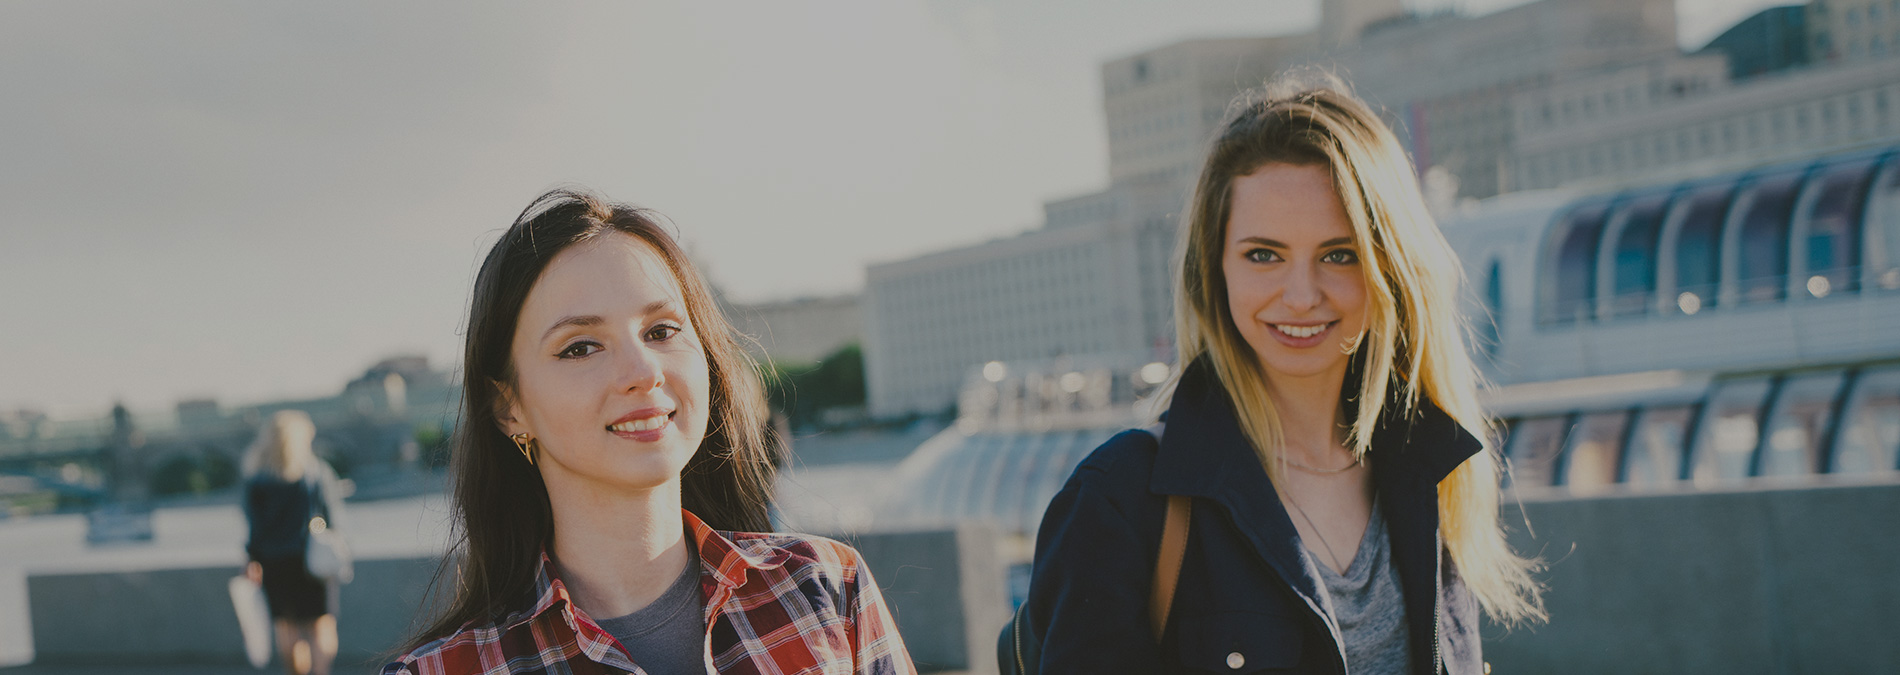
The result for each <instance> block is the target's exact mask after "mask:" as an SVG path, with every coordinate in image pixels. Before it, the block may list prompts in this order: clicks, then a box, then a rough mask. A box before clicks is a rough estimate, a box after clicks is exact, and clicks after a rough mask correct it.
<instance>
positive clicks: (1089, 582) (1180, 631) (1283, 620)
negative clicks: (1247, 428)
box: [1029, 360, 1482, 675]
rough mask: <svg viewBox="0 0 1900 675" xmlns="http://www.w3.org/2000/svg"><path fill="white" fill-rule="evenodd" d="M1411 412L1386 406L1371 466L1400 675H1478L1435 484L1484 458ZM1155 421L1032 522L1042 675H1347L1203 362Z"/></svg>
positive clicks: (1090, 466) (1450, 424)
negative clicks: (1181, 554)
mask: <svg viewBox="0 0 1900 675" xmlns="http://www.w3.org/2000/svg"><path fill="white" fill-rule="evenodd" d="M1347 381H1348V382H1353V381H1356V380H1355V379H1354V376H1349V377H1348V379H1347ZM1346 399H1347V400H1346V401H1345V403H1344V405H1346V406H1347V407H1348V409H1349V410H1351V409H1354V408H1356V407H1357V406H1356V405H1354V404H1352V402H1351V400H1350V397H1346ZM1419 407H1420V409H1419V410H1416V411H1414V412H1413V413H1412V414H1411V415H1409V416H1406V415H1401V414H1400V413H1398V412H1397V410H1398V405H1397V404H1396V402H1393V403H1388V404H1387V405H1386V407H1385V410H1386V411H1387V412H1386V415H1385V417H1384V418H1383V419H1382V420H1381V422H1380V424H1379V426H1378V428H1377V430H1376V431H1375V433H1374V434H1373V437H1372V444H1371V449H1370V451H1369V454H1368V458H1369V464H1370V465H1371V467H1372V480H1373V485H1374V489H1375V490H1377V491H1378V494H1379V505H1380V507H1381V508H1382V509H1383V511H1382V512H1383V513H1384V515H1385V519H1386V523H1387V527H1388V530H1389V536H1390V541H1391V550H1392V561H1393V565H1394V566H1395V567H1396V568H1397V570H1398V576H1399V585H1400V587H1401V590H1402V592H1403V594H1404V598H1405V614H1406V621H1407V627H1408V629H1409V631H1410V634H1411V640H1412V644H1411V651H1412V672H1413V673H1414V675H1426V674H1429V673H1434V672H1440V671H1438V670H1437V669H1436V668H1435V667H1434V663H1435V662H1437V663H1442V665H1443V666H1444V668H1445V670H1444V672H1450V673H1454V674H1457V675H1465V674H1471V675H1477V674H1478V673H1480V672H1482V660H1481V655H1480V652H1479V645H1478V626H1479V623H1478V605H1477V602H1476V601H1475V599H1474V598H1473V597H1472V596H1471V594H1470V591H1469V590H1468V589H1467V588H1466V587H1465V586H1464V584H1463V583H1462V582H1461V581H1460V580H1459V578H1458V575H1457V572H1456V570H1454V569H1453V567H1452V564H1451V559H1450V557H1449V556H1446V555H1444V554H1443V545H1442V544H1441V542H1440V540H1439V536H1438V494H1437V485H1438V481H1440V480H1442V479H1443V478H1444V477H1445V476H1446V475H1447V474H1449V473H1451V471H1452V469H1454V468H1457V466H1458V465H1459V464H1461V463H1463V462H1464V461H1465V460H1466V459H1468V458H1470V457H1471V456H1472V455H1473V454H1476V453H1477V452H1478V451H1479V450H1480V448H1481V447H1482V446H1481V444H1480V443H1479V441H1478V440H1477V439H1476V438H1475V437H1473V436H1471V435H1470V434H1469V433H1467V432H1466V431H1465V430H1464V429H1463V427H1461V426H1459V425H1458V424H1457V423H1456V422H1455V421H1453V420H1452V419H1451V417H1450V416H1448V415H1446V414H1445V413H1444V412H1443V411H1442V410H1440V409H1439V408H1438V407H1437V406H1435V405H1432V404H1430V403H1429V402H1421V404H1420V406H1419ZM1166 419H1167V429H1166V431H1165V432H1164V433H1163V434H1162V436H1163V439H1162V441H1161V442H1160V444H1159V446H1158V447H1157V444H1156V443H1155V439H1154V436H1152V435H1149V434H1147V433H1144V432H1140V431H1128V432H1123V433H1121V434H1119V435H1117V436H1115V437H1114V438H1111V439H1109V441H1108V442H1107V443H1104V444H1102V447H1100V448H1097V449H1096V450H1095V452H1093V453H1092V454H1090V455H1089V457H1088V459H1087V460H1085V461H1084V462H1083V463H1082V464H1081V466H1079V467H1077V468H1076V470H1075V474H1074V475H1072V476H1070V478H1069V481H1068V483H1067V484H1066V485H1064V486H1063V488H1062V491H1061V492H1060V493H1058V494H1057V495H1056V497H1055V499H1054V501H1052V502H1051V503H1050V504H1049V509H1048V511H1047V512H1046V513H1044V515H1043V521H1042V529H1041V530H1040V532H1038V534H1037V537H1036V562H1035V570H1034V572H1033V574H1032V576H1031V582H1030V589H1029V620H1030V622H1031V629H1032V630H1033V631H1034V634H1035V635H1039V636H1041V638H1042V669H1041V672H1043V673H1157V672H1167V673H1199V672H1215V673H1251V672H1275V673H1282V672H1285V673H1344V672H1345V670H1346V669H1345V656H1344V652H1343V650H1342V648H1341V644H1342V642H1341V640H1340V637H1339V628H1338V625H1337V623H1336V622H1335V621H1334V620H1333V619H1332V613H1331V610H1330V604H1329V602H1328V601H1327V600H1325V599H1324V598H1325V595H1324V594H1323V593H1322V592H1321V591H1320V588H1321V583H1320V581H1319V579H1320V576H1319V570H1318V569H1317V568H1315V567H1313V564H1312V562H1311V561H1310V559H1309V558H1308V557H1307V556H1303V555H1301V554H1300V540H1299V534H1298V532H1297V530H1295V529H1294V527H1293V521H1292V520H1290V519H1289V518H1288V517H1287V512H1286V510H1285V508H1283V507H1282V506H1281V504H1280V500H1279V497H1278V496H1277V495H1276V493H1275V491H1274V489H1273V484H1272V482H1271V481H1269V480H1268V479H1267V473H1266V469H1265V468H1264V467H1262V466H1261V463H1260V460H1259V459H1257V456H1256V455H1255V454H1254V451H1253V448H1252V445H1251V444H1249V443H1248V441H1247V439H1246V437H1245V435H1244V434H1243V433H1242V431H1241V429H1240V425H1239V424H1238V422H1237V421H1236V419H1235V417H1234V410H1233V405H1232V404H1231V402H1230V400H1229V399H1228V396H1227V393H1226V390H1225V389H1224V388H1222V387H1221V386H1220V383H1219V380H1218V379H1217V378H1216V377H1215V376H1214V375H1213V373H1212V372H1211V369H1210V368H1209V367H1207V365H1206V364H1205V362H1204V360H1202V361H1196V362H1195V363H1194V364H1193V365H1191V366H1190V367H1189V368H1188V371H1187V372H1186V373H1184V374H1183V376H1182V378H1181V383H1180V386H1179V387H1178V388H1177V389H1176V391H1175V394H1174V399H1173V400H1172V402H1171V404H1170V407H1169V408H1168V414H1167V418H1166ZM1168 495H1188V496H1191V497H1193V498H1194V501H1193V504H1194V510H1193V516H1192V519H1191V521H1190V526H1189V527H1190V530H1189V535H1188V544H1187V551H1186V557H1185V559H1184V560H1183V562H1182V567H1181V578H1180V584H1179V586H1178V587H1177V589H1176V591H1175V598H1174V606H1173V612H1172V614H1171V615H1170V616H1169V619H1168V626H1167V630H1166V632H1165V633H1164V634H1163V638H1162V641H1161V643H1160V644H1159V645H1157V644H1155V642H1154V639H1153V637H1152V633H1151V631H1150V629H1149V622H1148V614H1147V604H1148V594H1149V590H1150V589H1149V586H1150V585H1151V584H1152V579H1153V576H1154V567H1155V558H1156V556H1157V555H1158V551H1159V548H1160V539H1161V523H1162V519H1163V514H1164V513H1165V512H1166V509H1167V496H1168ZM1434 638H1436V639H1434ZM1233 654H1239V655H1240V656H1239V657H1238V658H1235V657H1233V656H1231V655H1233ZM1234 663H1240V664H1241V665H1240V667H1237V668H1236V667H1232V664H1234Z"/></svg>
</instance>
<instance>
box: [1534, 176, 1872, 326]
mask: <svg viewBox="0 0 1900 675" xmlns="http://www.w3.org/2000/svg"><path fill="white" fill-rule="evenodd" d="M1554 222H1555V226H1554V227H1553V228H1551V230H1550V231H1549V235H1548V239H1546V241H1545V245H1544V254H1543V256H1542V263H1543V264H1542V265H1540V267H1539V269H1540V270H1542V273H1541V274H1540V277H1541V278H1540V279H1539V281H1540V283H1539V296H1538V308H1539V309H1538V320H1539V322H1540V323H1543V324H1568V323H1575V322H1578V321H1591V320H1606V319H1613V318H1616V317H1623V316H1631V315H1642V314H1650V313H1664V314H1668V313H1677V312H1680V313H1683V314H1695V313H1697V312H1700V311H1703V310H1706V309H1708V308H1711V307H1715V306H1721V305H1730V304H1749V303H1759V302H1776V301H1782V300H1786V299H1788V297H1790V295H1807V296H1811V297H1814V298H1822V297H1827V296H1829V295H1834V294H1841V293H1853V292H1857V291H1859V290H1860V289H1861V288H1862V287H1863V285H1865V286H1868V287H1872V288H1876V289H1882V290H1894V289H1900V159H1896V156H1895V155H1891V154H1887V155H1881V154H1872V153H1863V154H1858V155H1851V156H1847V157H1843V158H1834V159H1830V160H1826V161H1823V162H1820V163H1815V164H1811V165H1810V164H1797V165H1785V166H1777V167H1770V168H1767V169H1763V170H1760V171H1756V172H1752V173H1748V174H1743V175H1739V176H1724V177H1721V178H1717V179H1715V180H1710V181H1702V182H1697V183H1689V184H1684V185H1680V186H1671V187H1669V188H1666V189H1662V190H1653V191H1647V192H1634V193H1628V194H1624V195H1619V196H1617V197H1615V198H1612V199H1601V198H1596V199H1588V200H1584V201H1583V202H1580V203H1578V204H1577V205H1575V206H1573V207H1572V208H1570V209H1569V210H1568V211H1566V212H1563V213H1562V214H1561V215H1560V216H1559V217H1558V218H1557V219H1556V220H1555V221H1554ZM1868 243H1872V245H1871V246H1869V245H1867V244H1868ZM1863 270H1865V271H1866V275H1865V278H1863ZM1791 289H1794V290H1792V291H1791Z"/></svg>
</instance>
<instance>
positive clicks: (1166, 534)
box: [1148, 495, 1194, 642]
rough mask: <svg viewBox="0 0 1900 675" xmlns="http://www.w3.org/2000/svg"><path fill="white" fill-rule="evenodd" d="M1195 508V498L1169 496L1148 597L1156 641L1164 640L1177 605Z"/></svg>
mask: <svg viewBox="0 0 1900 675" xmlns="http://www.w3.org/2000/svg"><path fill="white" fill-rule="evenodd" d="M1193 509H1194V501H1193V499H1192V498H1190V497H1186V496H1183V495H1169V496H1168V516H1167V521H1166V522H1165V523H1163V524H1162V526H1161V556H1160V557H1159V558H1157V559H1156V560H1155V580H1154V595H1153V596H1152V597H1150V598H1149V600H1148V614H1149V624H1150V625H1152V626H1153V627H1154V632H1155V642H1160V641H1161V635H1162V633H1163V632H1165V631H1166V630H1167V628H1168V614H1169V613H1170V612H1171V611H1172V610H1173V609H1174V587H1175V586H1176V585H1177V584H1179V583H1180V581H1181V560H1182V559H1183V558H1185V557H1187V538H1188V515H1189V513H1191V512H1192V511H1193Z"/></svg>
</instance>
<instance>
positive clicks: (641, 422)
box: [607, 413, 673, 434]
mask: <svg viewBox="0 0 1900 675" xmlns="http://www.w3.org/2000/svg"><path fill="white" fill-rule="evenodd" d="M671 419H673V413H666V414H664V415H654V416H652V417H642V418H639V419H633V420H627V421H625V422H621V423H619V424H613V425H609V426H608V427H607V430H608V431H616V432H620V433H625V434H631V433H639V432H642V431H657V430H659V429H662V428H665V427H666V423H667V421H669V420H671Z"/></svg>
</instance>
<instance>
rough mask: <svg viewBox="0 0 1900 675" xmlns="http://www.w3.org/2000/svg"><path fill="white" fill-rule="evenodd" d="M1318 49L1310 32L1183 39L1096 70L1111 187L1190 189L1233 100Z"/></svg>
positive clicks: (1112, 62) (1109, 63)
mask: <svg viewBox="0 0 1900 675" xmlns="http://www.w3.org/2000/svg"><path fill="white" fill-rule="evenodd" d="M1317 46H1318V42H1317V41H1316V40H1315V38H1314V36H1313V35H1310V34H1304V35H1289V36H1283V37H1261V38H1234V39H1225V40H1189V41H1186V42H1178V43H1175V44H1171V45H1168V46H1165V47H1161V48H1158V49H1152V50H1148V51H1145V52H1142V53H1139V54H1135V55H1132V56H1127V57H1124V58H1120V59H1115V60H1112V61H1109V62H1108V63H1105V64H1102V110H1103V112H1104V113H1106V116H1107V122H1108V176H1109V183H1110V185H1111V186H1113V185H1115V184H1120V183H1125V182H1132V181H1141V180H1146V181H1153V182H1158V183H1163V184H1168V185H1173V186H1177V187H1183V186H1186V185H1188V184H1189V183H1191V182H1192V181H1193V180H1194V178H1195V176H1197V175H1199V173H1200V170H1201V160H1202V159H1203V158H1204V157H1205V154H1206V146H1207V140H1208V139H1209V138H1211V137H1212V136H1213V134H1214V131H1215V130H1216V129H1217V128H1218V126H1219V124H1220V123H1221V121H1222V118H1223V117H1224V116H1225V115H1226V113H1227V106H1228V104H1229V103H1231V102H1233V100H1234V95H1235V94H1238V93H1239V92H1242V91H1245V90H1247V89H1248V88H1251V87H1257V86H1260V84H1261V83H1262V82H1265V81H1266V80H1267V78H1269V77H1272V76H1273V74H1274V73H1276V72H1278V71H1280V70H1283V69H1285V68H1287V67H1288V66H1291V65H1295V64H1297V63H1300V62H1302V61H1303V60H1305V59H1307V58H1310V56H1311V55H1312V54H1313V53H1314V51H1315V48H1316V47H1317ZM1112 189H1113V188H1112V187H1111V190H1112ZM1170 206H1171V207H1172V206H1175V205H1173V204H1171V205H1170Z"/></svg>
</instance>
